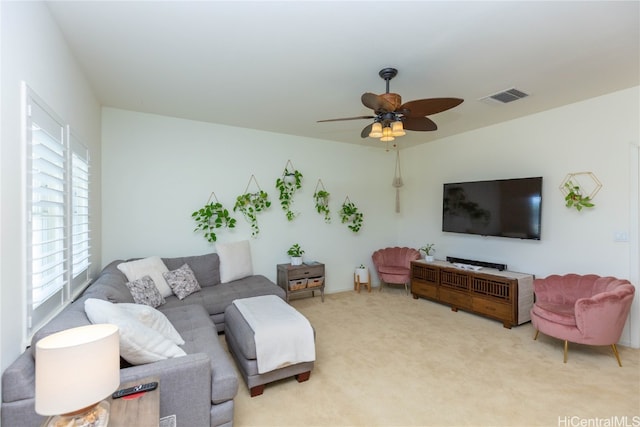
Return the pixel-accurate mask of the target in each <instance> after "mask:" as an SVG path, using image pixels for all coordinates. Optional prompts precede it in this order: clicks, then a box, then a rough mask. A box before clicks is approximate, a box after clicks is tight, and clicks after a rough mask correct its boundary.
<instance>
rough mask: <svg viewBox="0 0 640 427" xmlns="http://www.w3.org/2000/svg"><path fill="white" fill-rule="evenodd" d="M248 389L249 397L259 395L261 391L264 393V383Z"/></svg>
mask: <svg viewBox="0 0 640 427" xmlns="http://www.w3.org/2000/svg"><path fill="white" fill-rule="evenodd" d="M249 391H250V392H251V397H256V396H260V395H261V394H262V393H264V384H261V385H257V386H255V387H251V390H249Z"/></svg>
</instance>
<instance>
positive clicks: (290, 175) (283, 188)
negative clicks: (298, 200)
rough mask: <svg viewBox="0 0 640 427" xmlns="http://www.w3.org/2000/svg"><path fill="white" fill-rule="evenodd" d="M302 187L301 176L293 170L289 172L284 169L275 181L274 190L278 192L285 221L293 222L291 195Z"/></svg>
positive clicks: (294, 214) (293, 213)
mask: <svg viewBox="0 0 640 427" xmlns="http://www.w3.org/2000/svg"><path fill="white" fill-rule="evenodd" d="M301 187H302V174H301V173H300V172H299V171H297V170H294V171H293V172H291V171H290V170H289V168H288V167H285V168H284V172H283V173H282V177H280V178H278V179H277V180H276V188H277V189H278V191H279V192H280V197H279V199H280V206H281V207H282V210H283V211H285V213H286V216H287V220H289V221H293V219H294V218H295V217H296V216H297V214H296V213H295V212H293V211H292V210H291V204H292V203H293V195H294V194H295V192H296V190H299V189H300V188H301Z"/></svg>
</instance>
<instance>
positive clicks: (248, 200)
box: [233, 175, 271, 238]
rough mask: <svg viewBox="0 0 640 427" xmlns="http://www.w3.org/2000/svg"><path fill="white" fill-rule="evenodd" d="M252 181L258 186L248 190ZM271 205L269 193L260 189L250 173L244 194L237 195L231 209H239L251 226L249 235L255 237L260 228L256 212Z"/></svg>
mask: <svg viewBox="0 0 640 427" xmlns="http://www.w3.org/2000/svg"><path fill="white" fill-rule="evenodd" d="M251 181H253V182H254V183H255V185H256V187H257V188H258V191H255V192H249V186H250V185H251ZM269 206H271V202H270V201H269V195H268V194H267V193H266V192H264V191H262V189H261V188H260V186H259V185H258V182H257V181H256V177H255V176H253V175H251V178H250V179H249V183H248V184H247V188H246V189H245V190H244V194H241V195H239V196H238V197H237V198H236V204H235V206H234V207H233V211H234V212H235V211H240V212H242V214H243V215H244V217H245V219H246V220H247V222H248V223H249V225H250V226H251V237H254V238H255V237H257V236H258V234H260V228H259V227H258V216H257V215H258V213H259V212H262V211H264V210H266V209H267V208H269Z"/></svg>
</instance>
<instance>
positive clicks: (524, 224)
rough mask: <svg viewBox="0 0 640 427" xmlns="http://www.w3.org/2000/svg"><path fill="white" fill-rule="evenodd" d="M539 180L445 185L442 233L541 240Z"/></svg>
mask: <svg viewBox="0 0 640 427" xmlns="http://www.w3.org/2000/svg"><path fill="white" fill-rule="evenodd" d="M541 206H542V177H534V178H516V179H499V180H493V181H473V182H456V183H449V184H444V186H443V200H442V231H447V232H453V233H465V234H479V235H482V236H499V237H512V238H517V239H533V240H540V222H541Z"/></svg>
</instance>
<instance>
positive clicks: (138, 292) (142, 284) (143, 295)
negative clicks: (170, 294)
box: [127, 276, 165, 308]
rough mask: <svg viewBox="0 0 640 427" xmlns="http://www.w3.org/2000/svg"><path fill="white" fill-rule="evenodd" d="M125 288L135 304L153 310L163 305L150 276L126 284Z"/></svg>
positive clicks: (162, 298) (162, 300)
mask: <svg viewBox="0 0 640 427" xmlns="http://www.w3.org/2000/svg"><path fill="white" fill-rule="evenodd" d="M127 288H129V291H130V292H131V296H133V300H134V301H135V302H136V303H137V304H146V305H150V306H151V307H154V308H155V307H158V306H160V305H162V304H164V303H165V301H164V297H163V296H162V295H160V291H158V288H157V287H156V285H155V283H154V281H153V279H152V278H151V276H143V277H141V278H139V279H136V280H132V281H131V282H127Z"/></svg>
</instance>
